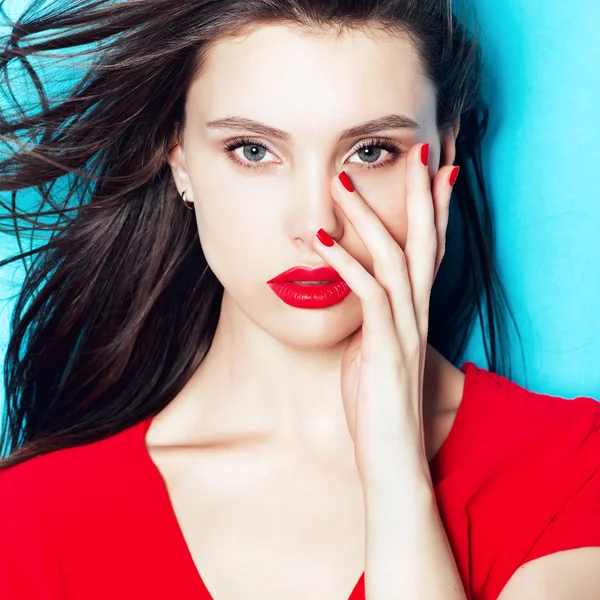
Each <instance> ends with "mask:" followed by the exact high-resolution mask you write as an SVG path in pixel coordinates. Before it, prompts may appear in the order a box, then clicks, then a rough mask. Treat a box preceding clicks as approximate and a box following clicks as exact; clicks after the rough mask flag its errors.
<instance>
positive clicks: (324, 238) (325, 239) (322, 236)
mask: <svg viewBox="0 0 600 600" xmlns="http://www.w3.org/2000/svg"><path fill="white" fill-rule="evenodd" d="M342 183H343V182H342ZM317 237H318V238H319V241H320V242H321V244H323V245H324V246H328V247H329V248H331V246H333V240H332V239H331V238H330V237H329V235H328V234H327V232H326V231H325V230H324V229H319V231H317Z"/></svg>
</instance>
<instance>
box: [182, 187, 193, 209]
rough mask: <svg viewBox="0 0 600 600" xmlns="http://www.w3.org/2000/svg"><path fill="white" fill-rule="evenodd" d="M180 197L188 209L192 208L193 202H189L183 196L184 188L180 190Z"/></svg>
mask: <svg viewBox="0 0 600 600" xmlns="http://www.w3.org/2000/svg"><path fill="white" fill-rule="evenodd" d="M181 198H182V200H183V202H184V203H185V205H186V207H187V208H189V209H190V210H194V203H193V202H190V201H189V200H186V198H185V190H183V192H181Z"/></svg>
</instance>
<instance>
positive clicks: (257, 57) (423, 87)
mask: <svg viewBox="0 0 600 600" xmlns="http://www.w3.org/2000/svg"><path fill="white" fill-rule="evenodd" d="M187 102H188V106H189V108H191V109H192V111H191V112H192V113H193V112H194V110H193V109H194V108H195V109H200V110H201V111H203V112H204V113H205V115H206V116H207V117H208V118H209V119H212V118H219V117H222V116H228V115H233V114H235V115H239V114H242V115H243V116H247V117H250V118H253V119H257V120H263V121H265V122H267V123H269V124H271V125H273V126H281V127H282V128H284V129H288V130H290V131H291V130H292V129H293V128H294V127H297V128H300V129H297V130H296V131H299V130H302V129H305V128H306V127H307V123H314V124H315V126H316V127H319V128H320V127H322V126H324V125H325V124H328V125H334V124H335V122H336V119H338V118H339V119H340V127H341V126H343V125H342V121H343V124H344V125H346V124H347V118H348V117H351V118H353V119H354V118H356V119H358V120H360V119H361V118H364V119H365V120H366V119H369V118H375V117H378V116H380V115H381V114H384V113H392V112H396V113H398V112H400V113H402V114H405V115H407V116H409V117H412V118H413V119H415V120H417V121H418V122H419V123H423V124H425V123H427V121H428V120H431V119H433V120H435V90H434V88H433V86H432V84H431V83H430V81H429V80H428V79H427V78H426V76H425V75H424V74H423V72H422V69H421V66H420V64H419V61H418V56H417V53H416V51H415V48H414V46H413V44H412V42H411V41H410V40H409V39H408V38H406V37H404V36H401V35H400V34H399V35H398V36H391V35H388V34H384V33H381V32H375V31H369V30H353V31H351V32H350V31H347V32H344V33H343V34H341V35H337V34H335V33H333V32H332V33H331V34H326V33H319V34H318V35H316V34H311V33H307V32H306V31H303V30H300V29H298V28H296V27H292V26H287V25H265V26H261V27H258V28H256V29H254V30H253V31H252V32H251V33H250V34H248V35H246V36H243V37H239V38H232V39H226V40H223V41H219V42H216V43H215V44H214V45H213V46H212V47H211V50H210V52H209V54H208V55H207V62H206V63H205V64H204V66H203V71H202V73H201V74H200V75H199V76H198V77H197V78H196V80H195V81H194V82H193V83H192V85H191V86H190V89H189V92H188V99H187ZM190 105H191V106H190ZM189 108H188V110H189ZM188 114H189V113H188ZM189 116H191V114H189Z"/></svg>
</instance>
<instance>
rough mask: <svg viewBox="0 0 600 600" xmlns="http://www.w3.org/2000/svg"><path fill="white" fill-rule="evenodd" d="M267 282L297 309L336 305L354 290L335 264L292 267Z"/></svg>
mask: <svg viewBox="0 0 600 600" xmlns="http://www.w3.org/2000/svg"><path fill="white" fill-rule="evenodd" d="M298 282H302V283H298ZM267 284H268V285H269V287H270V288H271V289H272V290H273V291H274V292H275V294H277V296H278V297H279V298H281V300H283V301H284V302H285V303H286V304H288V305H289V306H294V307H295V308H327V307H329V306H334V305H335V304H339V303H340V302H341V301H342V300H344V298H346V296H347V295H348V294H349V293H350V292H351V291H352V290H351V289H350V288H349V287H348V284H347V283H346V282H345V281H344V280H343V279H342V278H341V277H340V275H339V273H338V272H337V271H336V270H335V269H333V268H332V267H319V268H317V269H310V268H308V267H292V268H291V269H288V270H287V271H284V272H283V273H281V274H280V275H277V277H273V279H270V280H269V281H267Z"/></svg>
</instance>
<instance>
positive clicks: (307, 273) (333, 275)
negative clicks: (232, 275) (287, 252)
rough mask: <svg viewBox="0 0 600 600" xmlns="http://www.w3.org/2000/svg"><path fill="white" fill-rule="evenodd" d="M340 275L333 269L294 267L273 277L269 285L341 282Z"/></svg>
mask: <svg viewBox="0 0 600 600" xmlns="http://www.w3.org/2000/svg"><path fill="white" fill-rule="evenodd" d="M340 279H341V277H340V275H339V273H338V272H337V271H336V270H335V269H334V268H333V267H318V268H316V269H311V268H309V267H292V268H291V269H288V270H287V271H284V272H283V273H281V274H279V275H277V277H273V279H271V280H270V281H267V283H286V282H289V281H339V280H340Z"/></svg>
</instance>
